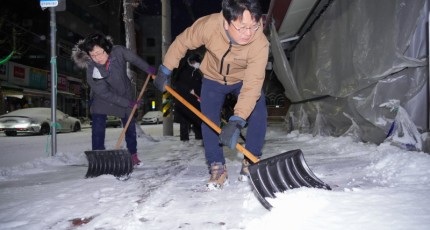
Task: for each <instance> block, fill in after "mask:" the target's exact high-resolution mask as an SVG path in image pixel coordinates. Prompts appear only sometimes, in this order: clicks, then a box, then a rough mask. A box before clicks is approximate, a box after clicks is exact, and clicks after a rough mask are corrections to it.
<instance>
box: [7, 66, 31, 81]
mask: <svg viewBox="0 0 430 230" xmlns="http://www.w3.org/2000/svg"><path fill="white" fill-rule="evenodd" d="M28 71H29V68H28V67H26V66H24V65H20V64H17V63H13V62H9V74H10V75H9V76H10V77H9V80H8V81H9V82H10V83H13V84H15V85H20V86H28Z"/></svg>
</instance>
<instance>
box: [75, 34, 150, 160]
mask: <svg viewBox="0 0 430 230" xmlns="http://www.w3.org/2000/svg"><path fill="white" fill-rule="evenodd" d="M72 59H73V60H74V61H75V63H76V65H77V66H79V67H81V68H86V70H87V71H86V72H87V83H88V84H89V85H90V87H91V92H90V102H91V103H90V111H91V117H92V150H104V149H105V133H106V117H107V115H113V116H118V117H120V118H121V120H122V123H123V124H126V122H127V120H128V117H129V115H130V114H131V110H132V108H133V107H134V106H135V105H136V104H140V102H138V101H135V100H134V99H133V95H132V92H133V90H132V85H131V81H130V78H129V77H128V76H127V66H126V64H127V62H129V63H131V64H133V65H135V66H136V67H138V68H139V69H141V70H143V71H145V72H146V73H148V74H154V72H155V68H154V67H152V66H150V65H149V64H148V63H146V62H145V61H144V60H143V59H141V58H140V57H139V56H137V55H136V54H135V53H133V52H132V51H130V50H129V49H127V48H125V47H124V46H120V45H113V41H112V39H111V38H110V37H109V36H104V35H103V34H100V33H94V34H91V35H89V36H88V37H86V38H85V39H84V40H80V41H79V42H78V43H77V44H76V45H75V47H74V48H73V51H72ZM135 122H136V121H135V118H134V117H133V119H132V121H131V124H134V123H135ZM125 141H126V143H127V149H128V151H129V152H130V154H131V156H132V160H133V164H134V165H137V164H139V163H140V160H139V158H138V156H137V140H136V127H135V126H134V125H130V126H129V127H128V128H127V131H126V133H125Z"/></svg>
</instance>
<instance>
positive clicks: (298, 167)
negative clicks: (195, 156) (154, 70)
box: [166, 86, 331, 210]
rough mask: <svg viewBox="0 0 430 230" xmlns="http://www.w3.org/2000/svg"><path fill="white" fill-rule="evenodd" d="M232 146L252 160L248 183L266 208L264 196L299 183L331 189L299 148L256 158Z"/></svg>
mask: <svg viewBox="0 0 430 230" xmlns="http://www.w3.org/2000/svg"><path fill="white" fill-rule="evenodd" d="M166 90H167V91H168V92H169V93H170V94H172V95H173V96H174V97H175V98H176V99H177V100H178V101H180V102H181V103H182V104H184V105H185V106H186V107H187V108H188V109H190V110H191V111H192V112H193V113H194V114H196V115H197V116H198V117H199V118H200V119H202V120H203V121H204V122H205V123H206V124H207V125H208V126H210V127H211V128H212V129H213V130H215V132H217V133H218V134H220V133H221V128H220V127H218V126H217V125H216V124H215V123H214V122H212V121H211V120H209V118H207V117H206V116H205V115H203V114H202V113H201V112H200V111H199V110H198V109H196V108H195V107H193V106H192V105H191V104H190V103H189V102H188V101H186V100H185V99H184V98H183V97H182V96H181V95H179V94H178V93H177V92H175V91H174V90H173V89H172V88H171V87H169V86H166ZM236 149H237V150H239V151H240V152H241V153H243V154H244V155H245V156H246V157H247V158H248V159H249V160H251V161H252V163H251V165H250V166H249V167H248V169H249V177H250V179H251V184H252V186H253V187H254V189H253V190H254V194H255V195H256V196H257V198H258V200H259V201H260V202H261V204H262V205H263V206H264V207H265V208H266V209H268V210H270V209H271V208H272V205H271V204H270V203H269V202H268V201H267V200H266V199H265V198H267V197H268V198H276V196H275V193H281V192H284V191H286V190H289V189H293V188H299V187H311V188H323V189H328V190H331V188H330V186H329V185H327V184H325V183H324V182H322V181H321V180H320V179H318V178H317V177H316V176H315V175H314V174H313V173H312V171H311V170H310V169H309V167H308V166H307V164H306V161H305V158H304V156H303V153H302V151H301V150H300V149H296V150H292V151H288V152H285V153H282V154H279V155H276V156H273V157H270V158H267V159H264V160H259V159H258V158H257V157H256V156H254V155H253V154H252V153H251V152H249V151H248V150H247V149H245V148H244V147H243V146H242V145H240V144H236Z"/></svg>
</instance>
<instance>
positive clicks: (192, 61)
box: [175, 53, 202, 141]
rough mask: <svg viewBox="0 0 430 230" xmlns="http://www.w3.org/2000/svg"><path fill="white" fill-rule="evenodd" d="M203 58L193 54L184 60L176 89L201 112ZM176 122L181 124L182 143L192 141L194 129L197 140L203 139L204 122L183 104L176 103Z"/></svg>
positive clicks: (178, 73) (179, 70) (179, 71)
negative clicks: (191, 132)
mask: <svg viewBox="0 0 430 230" xmlns="http://www.w3.org/2000/svg"><path fill="white" fill-rule="evenodd" d="M200 62H201V57H200V55H199V54H196V53H192V54H190V55H188V56H187V57H186V58H184V63H183V64H182V67H181V68H179V69H178V72H177V76H178V77H177V80H176V81H175V88H176V90H177V92H178V93H179V94H180V95H181V96H182V97H183V98H185V99H186V100H187V101H188V102H189V103H190V104H191V105H193V106H194V107H195V108H196V109H198V110H200V90H201V87H202V75H201V72H200V70H199V67H200ZM175 122H177V123H179V124H180V126H179V131H180V139H181V141H188V140H190V137H189V135H190V129H191V128H192V130H193V132H194V135H195V139H196V140H201V139H202V129H201V124H202V120H201V119H200V118H199V117H198V116H197V115H195V114H194V113H193V112H192V111H191V110H189V109H188V108H187V107H186V106H185V105H183V104H182V103H181V102H179V101H176V102H175Z"/></svg>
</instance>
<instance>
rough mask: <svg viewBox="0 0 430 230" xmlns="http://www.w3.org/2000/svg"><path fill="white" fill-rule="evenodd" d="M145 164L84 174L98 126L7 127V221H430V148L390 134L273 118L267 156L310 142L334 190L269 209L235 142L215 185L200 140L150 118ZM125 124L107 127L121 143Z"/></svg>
mask: <svg viewBox="0 0 430 230" xmlns="http://www.w3.org/2000/svg"><path fill="white" fill-rule="evenodd" d="M141 127H142V128H143V130H144V132H145V133H146V135H141V136H140V137H139V140H138V150H139V157H140V159H141V160H142V162H143V165H141V166H139V167H137V168H135V170H134V172H133V173H132V175H131V177H130V178H129V179H128V180H119V179H117V178H115V177H114V176H112V175H102V176H99V177H95V178H88V179H85V174H86V171H87V165H88V162H87V160H86V158H85V154H84V151H86V150H90V148H91V129H90V128H87V129H83V130H82V132H77V133H67V134H58V135H57V152H58V153H57V155H56V156H54V157H50V156H49V151H50V146H49V144H50V137H49V136H17V137H7V136H5V135H4V134H0V146H1V150H0V152H1V153H0V229H160V230H166V229H198V230H200V229H289V230H299V229H309V230H315V229H333V230H336V229H339V230H345V229H348V230H354V229H357V230H362V229H366V230H371V229H375V230H385V229H386V230H396V229H398V230H405V229H408V230H424V229H430V196H429V194H430V183H429V182H430V167H429V166H430V156H429V155H428V154H427V153H423V152H416V151H405V150H402V149H400V148H398V147H396V146H392V145H390V144H389V143H383V144H380V145H375V144H370V143H362V142H354V141H353V138H351V137H337V138H336V137H321V136H312V135H311V134H300V133H299V132H297V131H293V132H291V133H287V132H286V128H285V127H284V124H283V123H270V124H269V127H268V132H267V135H266V144H265V146H264V149H263V152H264V158H268V157H272V156H275V155H278V154H281V153H283V152H286V151H289V150H293V149H301V150H302V151H303V153H304V157H305V159H306V162H307V164H308V166H309V168H310V169H311V170H312V172H313V173H314V174H315V175H316V176H317V177H318V178H319V179H321V180H322V181H324V182H325V183H327V184H329V185H330V186H331V188H332V190H324V189H316V188H305V187H303V188H298V189H292V190H288V191H286V192H285V193H282V194H277V198H276V199H268V201H269V202H270V203H271V204H272V205H273V208H272V210H271V211H268V210H267V209H265V208H264V207H263V206H262V205H261V204H260V202H259V201H258V200H257V198H256V197H255V195H254V193H253V192H252V186H251V185H250V184H249V183H247V182H239V181H238V180H237V177H238V175H239V170H240V165H241V159H242V157H243V156H242V155H241V154H240V153H237V152H236V151H231V150H227V149H226V153H225V155H226V158H227V167H228V172H229V181H230V183H229V185H228V186H226V187H225V188H224V189H223V190H220V191H206V190H205V182H206V181H207V179H208V178H209V174H208V169H207V166H206V164H205V160H204V153H203V147H202V145H201V141H198V140H194V139H193V137H191V138H190V139H191V140H190V141H189V142H188V143H184V142H181V141H180V140H179V136H178V135H176V134H178V133H179V132H178V126H177V124H175V125H174V133H175V135H174V136H163V135H162V130H163V126H162V124H161V125H143V126H141ZM120 132H121V129H119V128H117V129H115V128H109V129H107V137H106V147H107V148H108V149H114V146H115V143H116V140H117V138H118V136H119V134H120Z"/></svg>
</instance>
